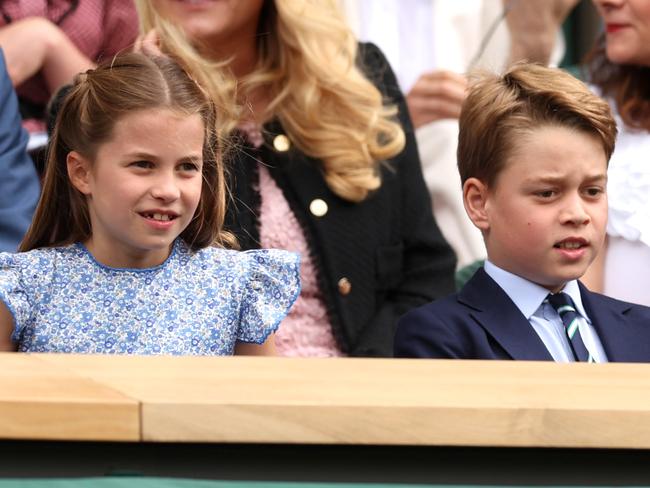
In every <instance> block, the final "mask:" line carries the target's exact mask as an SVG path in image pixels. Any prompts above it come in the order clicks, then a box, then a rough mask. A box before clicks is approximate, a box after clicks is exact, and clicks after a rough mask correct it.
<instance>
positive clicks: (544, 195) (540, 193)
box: [535, 190, 555, 198]
mask: <svg viewBox="0 0 650 488" xmlns="http://www.w3.org/2000/svg"><path fill="white" fill-rule="evenodd" d="M535 195H537V196H538V197H540V198H551V197H553V196H555V190H541V191H538V192H536V193H535Z"/></svg>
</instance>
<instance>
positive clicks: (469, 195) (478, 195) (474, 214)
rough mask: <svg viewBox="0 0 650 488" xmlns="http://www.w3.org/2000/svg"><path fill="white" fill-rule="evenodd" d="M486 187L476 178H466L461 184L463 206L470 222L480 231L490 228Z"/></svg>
mask: <svg viewBox="0 0 650 488" xmlns="http://www.w3.org/2000/svg"><path fill="white" fill-rule="evenodd" d="M487 198H488V187H487V185H486V184H485V183H483V182H482V181H481V180H479V179H478V178H468V179H467V180H465V183H464V184H463V204H464V205H465V212H467V215H468V216H469V218H470V220H471V221H472V222H473V223H474V225H475V226H476V227H478V228H479V229H480V230H481V231H484V232H485V231H487V230H488V229H489V228H490V221H489V219H488V212H487Z"/></svg>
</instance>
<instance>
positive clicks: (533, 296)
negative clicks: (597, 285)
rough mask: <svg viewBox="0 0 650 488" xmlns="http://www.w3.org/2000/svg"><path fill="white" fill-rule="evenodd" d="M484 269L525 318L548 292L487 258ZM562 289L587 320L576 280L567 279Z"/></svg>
mask: <svg viewBox="0 0 650 488" xmlns="http://www.w3.org/2000/svg"><path fill="white" fill-rule="evenodd" d="M484 269H485V272H486V273H487V274H488V275H489V276H490V278H492V279H493V280H494V281H496V283H497V285H499V286H500V287H501V288H502V289H503V291H505V292H506V294H507V295H508V296H509V297H510V299H511V300H512V301H513V303H514V304H515V305H516V307H517V308H518V309H519V310H520V311H521V313H522V314H523V315H524V317H526V320H530V317H531V316H532V315H533V314H534V313H535V312H536V311H537V309H538V308H539V307H540V305H541V304H542V303H543V302H544V300H545V299H546V297H547V296H548V294H549V293H550V292H549V291H548V290H547V289H546V288H544V287H543V286H540V285H538V284H537V283H533V282H532V281H528V280H527V279H526V278H522V277H521V276H518V275H516V274H513V273H510V272H509V271H506V270H505V269H501V268H499V267H498V266H497V265H495V264H493V263H491V262H490V261H488V260H486V261H485V264H484ZM562 291H563V292H564V293H566V294H568V295H569V296H570V297H571V299H572V300H573V303H574V304H575V306H576V310H577V311H578V313H579V314H580V315H582V316H583V317H584V318H585V319H587V320H588V321H589V317H587V314H586V313H585V309H584V307H583V306H582V298H581V296H580V288H579V287H578V281H577V280H571V281H569V282H568V283H567V284H566V285H564V288H563V289H562Z"/></svg>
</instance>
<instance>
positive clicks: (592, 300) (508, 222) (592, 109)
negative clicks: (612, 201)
mask: <svg viewBox="0 0 650 488" xmlns="http://www.w3.org/2000/svg"><path fill="white" fill-rule="evenodd" d="M615 139H616V125H615V122H614V120H613V119H612V116H611V114H610V110H609V107H608V105H607V103H605V102H604V101H603V100H601V99H599V98H598V97H597V96H595V95H593V94H592V93H591V92H590V91H589V89H588V88H587V87H586V86H585V85H584V84H582V83H581V82H580V81H578V80H576V79H575V78H573V77H572V76H570V75H569V74H566V73H564V72H562V71H560V70H557V69H551V68H544V67H541V66H537V65H531V64H518V65H515V66H513V67H512V68H510V69H509V70H508V71H507V72H506V73H505V74H504V75H502V76H496V75H487V76H484V77H483V78H482V79H481V80H480V81H479V82H478V83H477V84H475V85H474V86H473V88H472V89H471V91H470V94H469V96H468V98H467V100H466V101H465V103H464V105H463V108H462V113H461V117H460V135H459V143H458V168H459V171H460V176H461V180H462V183H463V196H464V203H465V209H466V211H467V213H468V215H469V217H470V219H471V220H472V222H473V223H474V225H475V226H476V227H478V228H479V229H480V230H481V232H482V233H483V238H484V240H485V244H486V248H487V253H488V260H487V261H486V263H485V266H484V268H482V269H479V270H478V271H477V272H476V274H475V275H474V276H473V277H472V278H471V279H470V280H469V281H468V282H467V284H466V285H465V286H464V287H463V288H462V289H461V291H460V292H459V293H457V294H455V295H451V296H449V297H447V298H445V299H442V300H439V301H436V302H433V303H430V304H428V305H425V306H423V307H420V308H418V309H415V310H413V311H411V312H409V313H408V314H406V315H405V316H404V317H403V318H402V319H401V320H400V322H399V325H398V329H397V334H396V337H395V355H396V356H398V357H423V358H459V359H519V360H555V361H563V362H566V361H587V362H606V361H650V308H646V307H642V306H639V305H633V304H629V303H625V302H621V301H618V300H614V299H611V298H607V297H605V296H602V295H598V294H595V293H591V292H590V291H589V290H587V289H586V288H585V287H584V286H583V285H582V284H581V283H579V282H578V281H577V279H578V278H579V277H580V276H582V274H583V273H584V272H585V270H586V269H587V267H588V266H589V265H590V264H591V263H592V261H593V260H594V258H595V257H596V255H597V253H598V251H599V249H600V248H601V246H602V245H603V242H604V238H605V227H606V224H607V193H606V183H607V163H608V161H609V157H610V155H611V154H612V151H613V149H614V141H615Z"/></svg>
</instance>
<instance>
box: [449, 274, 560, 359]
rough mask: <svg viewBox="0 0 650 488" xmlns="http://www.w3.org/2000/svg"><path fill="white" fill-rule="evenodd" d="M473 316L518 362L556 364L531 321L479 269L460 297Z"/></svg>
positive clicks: (459, 299) (460, 300)
mask: <svg viewBox="0 0 650 488" xmlns="http://www.w3.org/2000/svg"><path fill="white" fill-rule="evenodd" d="M458 301H459V302H460V303H463V304H464V305H466V306H469V307H470V308H472V311H471V312H470V315H471V316H472V317H473V318H474V320H476V321H477V322H478V323H479V324H480V325H481V327H483V328H484V329H485V330H486V331H487V332H488V333H489V334H490V335H491V336H492V337H493V338H494V340H496V341H497V342H498V343H499V344H500V345H501V347H503V349H504V350H505V351H506V352H507V353H508V354H509V355H510V356H511V357H512V359H517V360H528V361H553V357H552V356H551V354H550V353H549V352H548V350H547V349H546V346H545V345H544V343H543V342H542V340H541V339H540V338H539V336H538V335H537V333H536V332H535V330H534V329H533V327H532V326H531V325H530V322H528V320H527V319H526V317H524V316H523V314H522V313H521V312H520V310H519V309H518V308H517V306H516V305H515V304H514V303H513V301H512V300H511V299H510V297H508V295H507V294H506V293H505V292H504V291H503V289H502V288H501V287H500V286H499V285H498V284H497V283H496V282H495V281H494V280H493V279H492V278H490V276H489V275H488V274H487V273H486V272H485V270H484V269H483V268H480V269H479V270H478V271H477V272H476V274H474V276H473V277H472V278H471V279H470V280H469V281H468V282H467V284H466V285H465V286H464V287H463V289H462V290H461V291H460V293H459V294H458Z"/></svg>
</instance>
